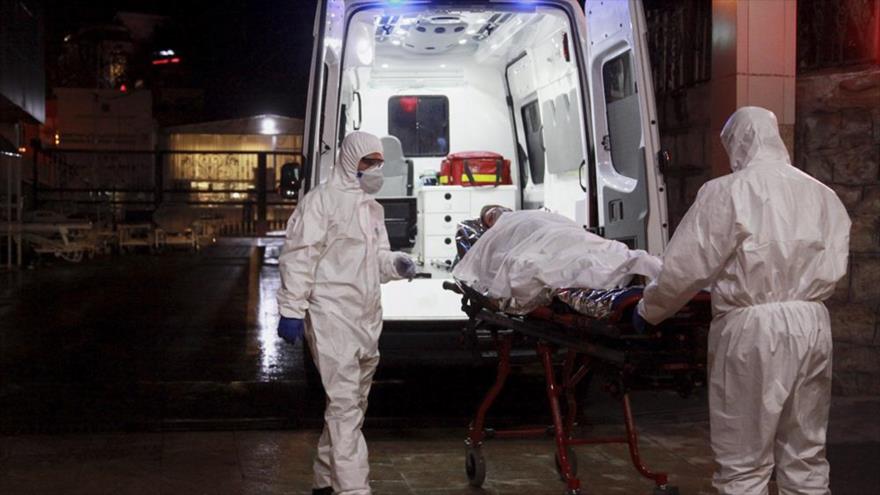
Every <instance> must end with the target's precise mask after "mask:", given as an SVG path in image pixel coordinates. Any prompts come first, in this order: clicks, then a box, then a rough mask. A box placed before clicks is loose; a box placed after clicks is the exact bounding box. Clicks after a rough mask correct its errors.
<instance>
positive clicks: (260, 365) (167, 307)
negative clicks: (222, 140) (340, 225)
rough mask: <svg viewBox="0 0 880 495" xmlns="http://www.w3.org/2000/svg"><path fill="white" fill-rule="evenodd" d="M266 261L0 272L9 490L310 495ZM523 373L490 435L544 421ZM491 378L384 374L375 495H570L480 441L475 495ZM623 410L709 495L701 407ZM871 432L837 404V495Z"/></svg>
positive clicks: (860, 467)
mask: <svg viewBox="0 0 880 495" xmlns="http://www.w3.org/2000/svg"><path fill="white" fill-rule="evenodd" d="M262 252H263V249H262V248H261V246H257V245H254V244H253V243H251V242H247V241H239V242H233V241H225V242H223V243H222V244H220V245H216V246H212V247H210V248H208V249H206V250H204V251H202V252H201V253H199V254H195V255H193V254H188V253H168V254H163V255H157V256H153V255H129V256H123V257H116V258H103V259H96V260H91V261H85V262H83V263H82V264H79V265H71V264H66V263H63V262H58V263H53V264H51V265H50V266H43V267H40V268H37V269H35V270H22V271H20V272H13V273H8V272H6V273H0V493H2V494H6V493H11V494H16V493H47V494H48V493H241V494H246V493H247V494H250V493H308V488H309V482H310V474H309V472H310V458H311V455H312V452H313V451H312V446H313V445H314V443H315V442H316V439H317V428H318V427H319V426H320V422H321V410H322V408H323V397H322V394H321V392H320V390H319V389H316V388H314V387H309V385H308V380H307V376H306V373H305V372H304V369H305V367H304V361H303V352H302V347H301V346H296V347H293V346H290V345H288V344H286V343H284V342H282V341H280V340H279V339H278V338H277V336H276V335H275V325H276V321H277V308H276V306H275V296H274V293H275V290H276V289H277V286H278V273H277V268H276V267H274V266H271V265H264V264H263V263H261V258H262ZM521 371H522V372H520V373H518V374H517V375H516V376H515V377H514V378H513V379H512V382H511V383H510V387H509V391H508V393H506V394H505V395H504V396H502V398H501V400H500V401H499V402H498V403H497V405H496V407H495V408H493V411H492V415H491V416H492V418H493V419H492V423H493V424H494V425H511V424H515V423H527V424H546V423H547V422H548V417H547V413H546V407H545V405H544V400H545V399H544V397H545V396H544V390H543V387H544V385H543V378H542V377H541V375H540V373H538V372H537V370H535V369H532V368H528V367H527V368H525V369H524V370H521ZM492 378H493V369H492V368H491V367H486V366H483V367H467V366H465V367H462V366H448V367H440V368H438V367H433V366H432V367H427V366H422V367H412V366H408V367H406V368H401V367H394V366H385V367H383V366H382V365H380V372H379V374H378V375H377V383H376V385H375V386H374V389H373V393H372V395H371V405H370V407H371V409H370V412H369V414H368V416H369V418H368V421H367V425H366V434H367V438H368V441H369V442H370V447H371V453H372V465H373V473H372V474H373V478H374V480H375V483H374V488H375V490H376V493H378V494H382V493H385V494H422V493H425V494H433V493H437V494H440V493H444V494H452V493H469V494H470V493H474V494H477V493H498V494H507V493H510V494H525V493H529V494H543V493H553V494H559V493H562V485H561V484H560V482H559V481H558V477H557V475H556V473H555V469H554V467H553V466H554V463H553V450H552V444H551V442H550V440H549V439H538V440H503V441H502V440H498V441H490V442H488V443H487V445H486V447H485V451H486V456H487V464H488V480H487V482H486V486H485V488H486V490H484V491H479V490H471V489H468V488H467V487H466V478H465V476H464V472H463V443H462V439H463V436H464V430H465V427H466V425H467V423H468V422H469V418H470V416H471V415H472V414H473V411H474V409H475V407H476V405H477V403H478V401H479V399H480V397H481V395H482V393H483V392H484V391H485V390H486V388H488V385H489V384H490V383H491V381H492ZM594 388H596V387H594ZM633 402H634V408H635V410H636V412H637V421H638V423H639V425H640V427H641V431H642V439H643V442H644V443H643V453H644V456H645V458H646V461H647V462H648V464H649V465H650V466H655V467H656V468H657V469H665V470H669V471H670V472H671V473H672V480H673V482H674V483H675V484H677V485H679V486H680V487H681V488H682V493H688V494H699V493H712V492H711V482H710V477H711V471H712V463H711V456H710V452H709V450H708V424H707V421H706V417H707V414H706V408H705V396H704V394H699V393H698V394H697V395H696V396H694V397H690V398H687V399H681V398H679V397H678V396H677V395H675V394H669V393H655V392H643V393H637V394H635V395H634V398H633ZM584 406H585V407H584V409H583V410H584V414H583V416H582V417H581V421H580V422H581V425H582V428H583V429H584V430H585V431H587V432H589V433H593V434H604V433H613V434H617V433H619V432H620V426H619V410H618V407H617V405H616V403H615V402H614V401H613V400H611V399H609V398H608V397H607V396H605V395H604V394H602V393H600V392H599V391H598V390H594V389H591V390H589V392H588V393H587V394H585V399H584ZM878 417H880V400H878V399H841V398H835V399H834V401H833V403H832V420H831V425H830V433H829V435H830V437H829V438H830V442H829V456H830V459H831V462H832V482H833V486H832V487H833V491H834V493H835V494H836V495H840V494H853V495H862V494H871V493H877V487H878V486H880V423H878V422H877V420H876V418H878ZM206 430H210V431H206ZM576 450H577V453H578V456H579V464H580V469H581V473H582V479H583V482H584V485H585V488H586V490H585V493H627V494H630V493H646V494H647V493H650V484H649V483H646V482H645V481H644V480H641V479H639V477H638V475H637V474H636V473H635V471H633V470H632V468H631V467H630V466H629V465H628V458H627V455H626V451H625V449H624V448H623V447H621V446H598V447H597V446H584V447H577V449H576Z"/></svg>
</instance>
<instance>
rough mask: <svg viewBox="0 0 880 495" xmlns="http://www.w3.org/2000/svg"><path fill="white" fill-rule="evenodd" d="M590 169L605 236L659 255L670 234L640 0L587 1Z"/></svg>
mask: <svg viewBox="0 0 880 495" xmlns="http://www.w3.org/2000/svg"><path fill="white" fill-rule="evenodd" d="M584 14H585V17H586V20H587V40H586V43H587V49H586V53H587V64H588V73H589V81H590V101H591V103H592V108H591V120H592V122H591V126H590V127H591V130H592V133H593V139H594V141H593V142H594V143H595V152H596V161H595V169H594V170H593V171H592V172H593V178H594V181H593V182H594V187H595V189H596V190H595V198H596V207H597V213H598V221H599V226H600V227H601V228H602V230H603V231H604V235H605V237H607V238H609V239H616V240H619V241H621V242H624V243H626V244H628V245H629V246H630V247H632V248H639V249H646V250H648V251H649V252H651V253H652V254H660V253H661V252H662V251H663V248H664V247H665V245H666V242H667V238H668V224H667V212H666V192H665V191H666V187H665V183H664V180H663V176H662V174H661V172H660V169H659V163H658V160H659V158H660V157H659V151H660V137H659V134H658V124H657V111H656V107H655V103H654V87H653V83H652V80H651V66H650V60H649V58H648V51H647V37H646V28H645V25H646V23H645V15H644V11H643V9H642V3H641V1H640V0H604V1H600V0H586V1H585V2H584Z"/></svg>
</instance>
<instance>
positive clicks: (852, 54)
mask: <svg viewBox="0 0 880 495" xmlns="http://www.w3.org/2000/svg"><path fill="white" fill-rule="evenodd" d="M797 10H798V11H797V17H798V32H797V46H798V53H797V61H798V70H799V71H801V72H805V71H811V70H820V69H825V68H830V67H840V66H847V65H856V64H864V63H880V0H834V1H830V0H798V2H797Z"/></svg>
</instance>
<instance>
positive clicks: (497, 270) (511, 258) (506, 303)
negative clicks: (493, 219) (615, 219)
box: [452, 210, 662, 313]
mask: <svg viewBox="0 0 880 495" xmlns="http://www.w3.org/2000/svg"><path fill="white" fill-rule="evenodd" d="M661 267H662V264H661V261H660V259H659V258H657V257H656V256H652V255H650V254H648V253H647V252H645V251H642V250H630V249H629V248H628V247H627V246H626V245H625V244H623V243H621V242H617V241H612V240H608V239H605V238H602V237H599V236H597V235H595V234H591V233H589V232H587V231H586V230H584V228H583V227H581V226H580V225H578V224H577V223H575V222H574V221H572V220H569V219H568V218H566V217H563V216H561V215H557V214H555V213H550V212H547V211H538V210H527V211H515V212H509V213H504V214H503V215H501V217H500V218H499V219H498V221H497V223H496V224H495V225H494V226H493V227H492V228H490V229H489V230H487V231H486V233H485V234H483V236H482V237H481V238H480V240H479V241H477V243H476V244H474V246H473V247H472V248H471V249H470V250H469V251H468V253H467V254H466V255H465V256H464V257H463V258H462V259H461V261H460V262H459V263H458V265H456V267H455V269H454V270H453V272H452V274H453V276H454V277H455V278H456V279H457V280H459V281H460V282H463V283H465V284H467V285H468V286H469V287H471V288H473V289H475V290H477V291H479V292H480V293H482V294H484V295H486V296H487V297H489V298H491V299H496V300H501V301H503V307H502V309H504V310H505V311H510V312H519V313H522V312H528V311H530V310H531V309H534V307H536V306H538V305H541V304H544V303H546V301H545V299H547V298H548V294H552V291H553V290H556V289H564V288H569V287H577V288H590V289H612V288H614V287H617V286H618V285H620V284H622V283H625V282H627V281H628V280H629V278H630V277H631V276H632V275H644V276H646V277H648V278H649V279H652V280H653V279H654V278H655V277H656V276H657V274H658V273H659V272H660V269H661Z"/></svg>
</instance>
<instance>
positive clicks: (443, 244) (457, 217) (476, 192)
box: [418, 186, 516, 265]
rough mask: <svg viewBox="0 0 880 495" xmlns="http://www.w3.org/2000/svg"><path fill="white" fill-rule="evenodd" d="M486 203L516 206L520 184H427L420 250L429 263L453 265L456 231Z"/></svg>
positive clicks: (421, 197) (421, 192)
mask: <svg viewBox="0 0 880 495" xmlns="http://www.w3.org/2000/svg"><path fill="white" fill-rule="evenodd" d="M486 205H501V206H506V207H508V208H510V209H515V208H516V186H484V187H463V186H423V187H422V188H421V189H420V190H419V193H418V208H419V219H418V229H419V234H418V250H419V257H420V258H421V259H422V261H424V262H425V263H426V264H438V263H439V264H445V265H452V262H453V261H454V260H455V255H456V253H457V250H456V247H455V232H456V230H457V229H458V224H459V222H461V221H462V220H468V219H472V218H477V217H479V216H480V210H481V209H482V208H483V207H484V206H486Z"/></svg>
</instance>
